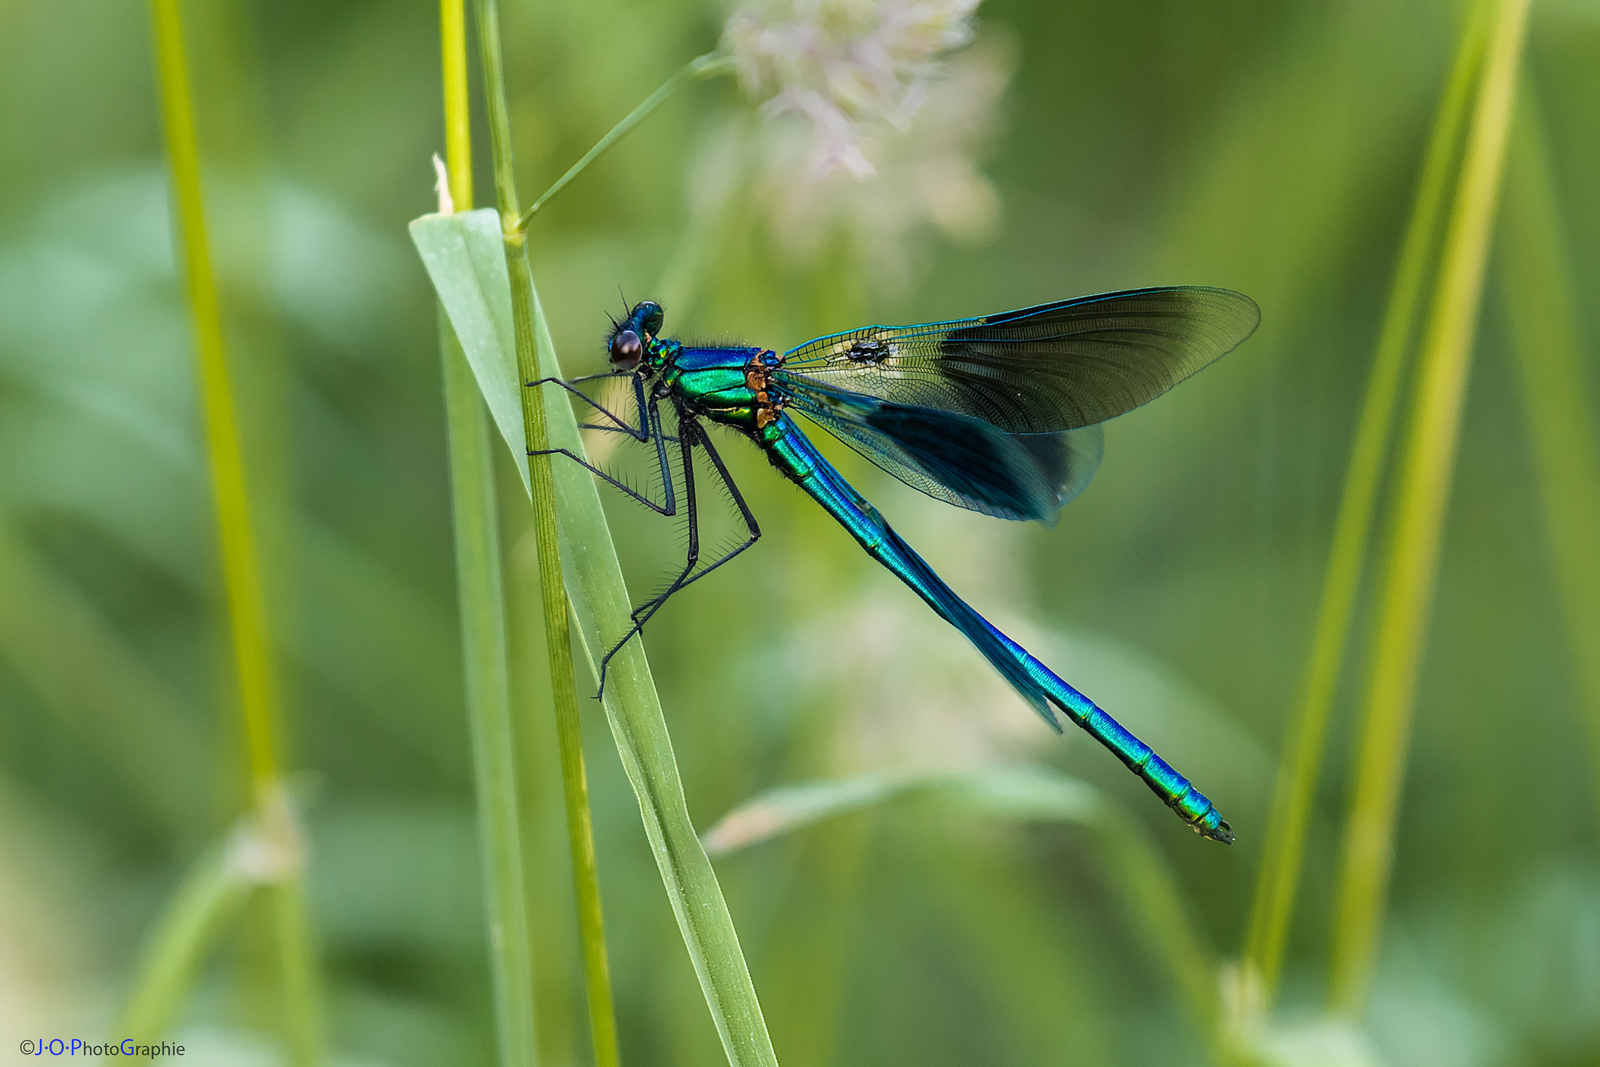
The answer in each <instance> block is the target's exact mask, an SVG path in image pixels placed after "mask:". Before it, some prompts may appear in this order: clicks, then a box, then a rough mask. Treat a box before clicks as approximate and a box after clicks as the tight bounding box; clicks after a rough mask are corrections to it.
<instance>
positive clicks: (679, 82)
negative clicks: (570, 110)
mask: <svg viewBox="0 0 1600 1067" xmlns="http://www.w3.org/2000/svg"><path fill="white" fill-rule="evenodd" d="M732 69H733V67H732V61H731V60H730V59H729V57H728V56H726V55H724V54H723V53H721V52H707V53H706V54H705V55H703V56H697V57H695V58H694V59H691V60H689V62H687V63H685V64H684V65H683V69H682V70H680V71H678V72H677V73H676V74H674V75H673V76H672V77H670V78H668V79H667V80H666V81H665V82H663V83H662V84H661V88H659V89H657V90H656V91H655V92H653V93H651V94H650V95H649V96H647V97H645V98H644V102H643V103H641V104H640V105H639V106H638V107H636V108H634V109H633V110H632V111H630V112H628V114H627V116H626V117H624V118H623V120H622V121H621V122H619V123H617V124H616V125H615V126H613V127H611V130H610V131H609V132H608V133H607V134H606V135H605V136H604V137H602V138H600V140H598V141H596V142H595V145H594V147H593V148H591V149H589V151H587V152H585V153H584V155H583V158H582V159H580V160H578V161H577V162H576V163H574V164H573V165H572V166H571V167H569V168H568V169H567V172H566V173H565V174H563V175H562V176H561V177H559V178H557V179H556V181H555V184H554V185H552V186H550V188H548V189H546V190H545V191H544V192H542V193H540V194H539V198H538V199H537V200H535V201H534V202H533V204H532V205H531V206H530V207H529V208H528V210H526V211H524V212H523V213H522V214H521V216H519V217H518V219H517V229H519V230H523V229H527V226H528V223H529V222H531V221H533V216H534V215H535V214H536V213H537V212H538V210H539V209H540V208H542V207H544V205H545V202H546V201H548V200H549V199H550V198H551V197H553V196H555V195H556V194H557V193H559V192H560V191H561V190H563V189H565V188H566V187H567V183H568V182H570V181H572V179H574V178H576V177H577V176H578V175H579V174H582V173H583V171H584V169H585V168H587V167H588V166H589V164H591V163H593V162H594V161H595V160H597V159H599V158H600V156H601V155H602V154H604V152H605V151H606V149H608V148H610V147H611V146H612V145H614V144H616V143H617V142H618V141H620V140H622V138H623V137H624V136H625V135H626V134H627V133H628V132H629V131H630V130H632V129H633V128H634V127H635V126H637V125H639V123H641V122H643V121H644V120H645V118H646V117H648V116H649V114H650V112H652V111H654V110H655V109H656V108H658V107H660V106H661V105H662V104H664V103H666V101H667V98H668V97H670V96H671V95H672V94H673V93H675V92H677V91H678V90H679V89H681V88H682V87H683V84H684V83H685V82H687V81H689V80H691V79H693V78H710V77H715V76H716V75H718V74H723V73H726V72H727V71H729V70H732Z"/></svg>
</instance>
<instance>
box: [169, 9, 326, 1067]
mask: <svg viewBox="0 0 1600 1067" xmlns="http://www.w3.org/2000/svg"><path fill="white" fill-rule="evenodd" d="M150 14H151V23H152V27H153V31H154V38H155V54H156V55H155V58H156V70H157V76H158V79H159V82H160V91H161V103H162V115H163V120H164V125H165V128H166V142H167V155H168V162H169V166H170V170H171V176H172V189H173V202H174V207H175V214H176V228H177V238H178V244H179V253H180V255H179V260H180V262H181V263H182V265H183V273H184V279H185V283H186V287H187V291H188V298H189V312H190V317H191V320H192V323H193V328H194V335H195V337H194V341H195V359H196V368H197V377H198V381H199V390H200V399H201V408H202V411H203V415H204V425H205V440H206V455H207V461H208V465H209V470H210V476H211V490H212V498H213V504H214V507H215V513H216V523H217V534H218V541H219V543H220V547H221V557H222V571H223V585H224V588H225V589H226V592H227V602H228V613H229V621H230V624H231V627H230V629H231V633H232V637H233V650H234V660H235V664H236V670H237V673H238V682H239V704H240V709H241V712H242V715H243V719H244V736H245V745H246V752H247V757H248V761H249V770H250V783H251V792H252V795H253V798H254V802H255V805H256V806H257V808H258V809H259V810H260V811H261V812H262V814H263V816H264V817H265V816H267V815H269V814H270V812H271V810H272V805H273V803H274V797H275V796H276V794H277V790H278V789H279V786H278V773H279V770H278V762H277V760H278V757H277V742H276V738H275V730H276V717H277V693H276V682H275V677H274V667H273V663H272V652H271V643H270V638H269V630H268V627H267V612H266V604H265V597H264V591H263V588H262V582H261V568H260V561H259V558H258V554H257V551H256V545H255V538H254V532H253V528H252V525H251V515H250V495H249V491H248V483H247V480H246V477H245V466H244V455H243V450H242V448H241V445H240V435H239V424H238V417H237V414H236V413H235V410H234V406H233V395H232V390H231V388H230V385H229V380H228V377H229V376H228V364H227V350H226V344H225V341H224V333H223V325H222V310H221V306H220V304H219V301H218V299H217V287H216V280H215V278H214V277H213V274H212V269H211V258H210V252H209V249H208V246H207V242H206V226H205V209H204V202H203V199H202V197H201V189H200V158H199V145H198V140H197V138H196V135H195V122H194V107H193V100H192V94H191V90H190V84H189V70H188V61H187V58H186V56H185V54H184V43H183V28H182V22H181V18H180V15H179V10H178V3H177V0H150ZM273 894H274V913H275V916H276V920H277V926H278V936H277V943H278V947H279V953H278V958H279V966H280V970H281V977H282V981H283V996H284V1020H285V1029H286V1037H287V1039H288V1045H289V1052H290V1057H291V1060H292V1062H294V1063H296V1064H310V1063H314V1062H316V1060H317V1059H318V1057H319V1043H320V1035H319V1030H320V1018H319V1016H320V1010H319V1005H318V1000H317V989H316V980H315V973H314V968H313V961H312V950H311V935H310V928H309V923H308V922H307V920H306V915H305V909H304V905H303V901H302V899H301V895H300V880H299V873H298V870H296V871H295V872H294V873H293V874H291V875H290V876H289V877H287V878H286V879H284V880H283V881H282V882H281V883H280V884H278V885H277V886H275V887H274V888H273Z"/></svg>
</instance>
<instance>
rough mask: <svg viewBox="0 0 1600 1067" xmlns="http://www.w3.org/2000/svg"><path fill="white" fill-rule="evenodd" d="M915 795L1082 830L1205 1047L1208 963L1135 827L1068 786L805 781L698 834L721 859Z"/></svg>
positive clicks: (1048, 776) (1000, 775)
mask: <svg viewBox="0 0 1600 1067" xmlns="http://www.w3.org/2000/svg"><path fill="white" fill-rule="evenodd" d="M922 793H925V794H935V795H943V796H947V797H950V798H953V799H955V800H956V801H957V802H958V803H959V804H961V805H962V806H963V807H966V808H968V809H970V810H972V811H974V812H977V813H979V814H981V815H984V816H988V817H991V818H997V819H1006V820H1009V821H1014V822H1058V823H1065V824H1069V825H1073V826H1079V827H1082V828H1083V829H1085V830H1088V831H1089V832H1090V834H1091V835H1092V840H1093V842H1094V846H1095V848H1096V850H1097V851H1098V853H1099V855H1100V866H1101V870H1102V872H1103V874H1104V876H1105V877H1106V879H1107V880H1108V881H1109V882H1110V883H1111V886H1112V889H1113V895H1114V896H1115V898H1116V899H1117V900H1118V901H1119V902H1121V904H1122V906H1123V907H1124V908H1125V909H1126V910H1127V913H1128V919H1129V922H1130V925H1131V927H1132V929H1133V930H1134V931H1135V933H1136V934H1137V935H1138V936H1139V938H1140V939H1141V940H1142V941H1143V942H1144V945H1145V949H1146V951H1148V952H1149V953H1150V955H1151V957H1152V958H1153V959H1155V960H1157V961H1158V962H1159V963H1160V964H1161V965H1162V966H1163V967H1164V968H1165V969H1166V971H1167V973H1168V975H1169V977H1170V978H1171V979H1172V981H1173V984H1174V987H1175V988H1176V989H1177V990H1178V992H1179V994H1180V996H1181V997H1182V998H1183V1002H1184V1006H1185V1008H1186V1009H1187V1011H1188V1013H1189V1016H1190V1018H1191V1020H1192V1021H1193V1022H1194V1023H1195V1025H1196V1027H1198V1028H1199V1029H1200V1031H1201V1032H1202V1033H1204V1034H1206V1035H1207V1037H1208V1039H1214V1034H1213V1033H1212V1031H1213V1028H1214V1020H1215V1018H1216V974H1217V970H1216V960H1215V957H1214V955H1213V953H1212V952H1211V951H1210V950H1209V949H1208V948H1207V947H1206V945H1205V942H1204V939H1203V938H1201V936H1200V935H1199V933H1198V931H1197V930H1196V929H1195V926H1194V923H1193V921H1192V920H1191V918H1190V916H1189V913H1188V910H1187V908H1186V907H1185V905H1184V903H1183V897H1182V895H1181V894H1180V893H1179V891H1178V887H1177V883H1176V881H1175V880H1174V878H1173V877H1172V872H1171V870H1170V869H1169V868H1168V867H1167V865H1166V863H1165V861H1164V860H1163V859H1162V858H1161V854H1160V853H1159V852H1158V851H1157V850H1156V848H1155V846H1154V845H1153V844H1152V843H1151V841H1150V838H1149V836H1148V835H1147V834H1146V833H1145V831H1144V829H1143V828H1142V827H1141V826H1140V825H1139V824H1138V823H1137V822H1136V821H1134V820H1133V819H1131V818H1129V817H1128V816H1127V815H1126V814H1125V813H1124V812H1122V811H1121V810H1120V809H1119V808H1118V807H1117V806H1116V805H1115V804H1114V803H1112V802H1111V801H1110V800H1109V799H1108V798H1107V797H1105V795H1104V794H1102V793H1101V792H1100V791H1099V790H1097V789H1095V788H1093V787H1092V786H1090V785H1087V784H1085V783H1084V782H1080V781H1078V780H1077V779H1075V778H1069V777H1068V776H1066V775H1063V774H1058V773H1056V772H1054V771H1048V770H1044V769H1042V768H1038V767H1009V768H1003V769H997V770H990V771H980V772H971V773H968V772H951V771H935V772H929V773H916V774H900V775H887V774H885V775H866V776H863V777H859V778H851V779H844V780H837V781H821V782H807V783H803V784H800V785H793V786H784V787H782V788H778V789H773V790H770V791H768V792H765V793H762V794H760V795H758V796H756V797H754V798H752V799H751V800H749V801H746V802H745V803H743V804H741V805H739V806H738V807H737V808H735V809H733V810H732V811H730V812H728V813H727V814H726V815H724V816H723V817H722V818H721V819H720V820H718V821H717V823H716V825H715V826H713V827H711V829H709V830H707V831H706V834H705V842H706V846H707V848H708V849H709V850H710V851H711V852H712V854H713V855H718V856H722V855H728V854H730V853H732V852H736V851H738V850H739V849H743V848H748V847H749V846H751V845H753V844H756V843H758V842H761V841H767V840H770V839H772V838H775V837H780V836H782V835H784V834H789V833H793V832H795V831H796V830H799V829H802V828H804V827H806V826H811V825H814V824H816V823H819V822H822V821H824V820H826V819H831V818H834V817H836V816H839V815H844V814H848V813H850V812H853V811H860V810H862V809H864V808H868V807H871V806H874V805H877V804H882V803H885V802H887V801H890V800H895V799H898V798H901V797H905V796H909V795H912V794H922Z"/></svg>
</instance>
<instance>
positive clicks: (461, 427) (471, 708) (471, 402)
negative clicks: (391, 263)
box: [439, 0, 538, 1067]
mask: <svg viewBox="0 0 1600 1067" xmlns="http://www.w3.org/2000/svg"><path fill="white" fill-rule="evenodd" d="M439 25H440V40H441V45H442V48H441V70H442V76H443V83H444V84H443V88H444V128H445V153H446V155H447V156H448V159H449V163H448V169H447V175H448V183H449V184H448V186H446V187H445V188H443V189H441V196H440V199H441V201H444V200H446V199H448V200H449V201H450V203H451V204H452V205H453V207H454V208H455V209H456V210H461V211H468V210H471V208H472V129H471V116H470V112H469V108H468V92H467V29H466V7H465V0H440V4H439ZM440 210H441V212H444V211H445V210H446V205H445V204H444V203H441V205H440ZM439 358H440V362H441V366H442V370H443V374H444V395H445V420H446V424H447V427H448V437H449V451H450V502H451V514H452V518H453V522H454V526H455V549H456V585H457V592H456V595H457V600H458V603H459V606H460V612H461V653H462V663H463V665H464V667H465V671H466V692H467V712H468V721H469V723H470V733H471V737H472V765H473V778H474V783H475V786H476V790H475V791H476V794H477V807H478V838H479V850H480V857H481V865H482V869H483V888H484V897H485V900H484V913H485V915H486V916H487V917H488V925H489V966H490V972H491V977H492V980H493V983H494V1002H495V1020H496V1026H495V1030H496V1039H497V1044H498V1047H499V1053H500V1063H501V1064H502V1067H533V1064H534V1063H536V1062H537V1061H538V1048H537V1045H536V1036H535V1022H534V1015H533V963H532V952H531V947H530V944H529V940H528V915H527V900H526V897H525V895H524V885H523V869H522V831H521V825H520V818H519V815H518V808H517V788H516V769H515V765H514V759H513V755H514V753H515V751H516V748H515V745H514V744H513V743H512V729H511V685H510V679H509V669H508V666H507V652H506V622H505V593H504V588H503V584H502V581H501V574H500V537H499V520H498V518H497V508H496V504H495V494H494V466H493V462H492V460H493V454H492V453H491V452H490V444H489V430H488V424H487V420H486V419H485V417H484V411H483V399H482V397H481V395H480V394H479V393H478V387H477V382H476V381H475V380H474V378H473V375H472V368H471V367H469V366H468V365H467V359H466V356H465V355H464V354H463V353H462V351H461V345H460V342H459V341H457V339H456V335H455V331H454V330H453V329H451V326H450V321H449V319H448V318H447V317H446V315H445V313H444V309H443V308H442V307H441V308H440V310H439Z"/></svg>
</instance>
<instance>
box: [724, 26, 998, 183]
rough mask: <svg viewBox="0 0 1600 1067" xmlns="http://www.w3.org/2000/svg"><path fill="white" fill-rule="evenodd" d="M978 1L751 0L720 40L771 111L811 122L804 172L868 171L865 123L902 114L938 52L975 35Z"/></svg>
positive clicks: (913, 103)
mask: <svg viewBox="0 0 1600 1067" xmlns="http://www.w3.org/2000/svg"><path fill="white" fill-rule="evenodd" d="M978 2H979V0H757V2H754V3H751V4H749V5H747V6H745V7H743V8H740V9H739V10H738V11H736V12H734V14H733V15H732V17H730V18H729V19H728V24H727V27H726V29H725V30H724V32H723V41H724V44H725V46H726V48H727V49H728V51H729V52H730V53H732V55H733V58H734V62H735V64H736V65H737V67H738V70H739V77H740V80H741V81H742V82H743V83H744V86H745V88H746V90H747V91H749V92H750V93H751V94H752V95H754V96H757V97H764V98H766V109H767V111H768V113H769V114H782V113H785V112H794V113H797V114H799V115H800V116H802V117H803V118H804V119H805V120H806V121H807V122H809V123H810V125H811V129H812V134H813V144H812V150H811V152H810V158H809V160H808V164H807V177H808V178H810V179H812V180H820V179H821V178H824V177H826V176H827V175H829V174H831V173H833V172H834V171H838V170H843V171H847V172H849V173H850V174H853V175H854V176H855V177H857V178H865V177H867V176H869V175H871V174H872V173H874V169H875V168H874V167H873V165H872V163H871V162H870V161H869V160H868V159H867V156H866V154H865V153H864V152H863V150H862V143H863V139H864V137H865V136H866V134H867V132H868V130H869V129H870V127H871V126H873V125H874V124H877V123H888V124H890V125H893V126H896V127H899V128H904V127H905V126H906V124H907V123H909V121H910V119H911V117H912V116H913V115H914V114H915V113H916V111H917V109H918V108H919V107H920V106H921V104H922V101H923V98H924V97H925V95H926V92H927V84H928V81H929V79H930V78H931V77H932V76H933V75H934V74H935V73H936V72H937V71H938V62H937V61H938V59H939V57H940V56H941V55H942V54H943V53H945V52H948V51H949V50H951V49H953V48H958V47H960V46H962V45H964V44H966V43H967V42H968V41H970V40H971V39H972V14H973V12H974V11H975V10H976V9H977V6H978Z"/></svg>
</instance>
